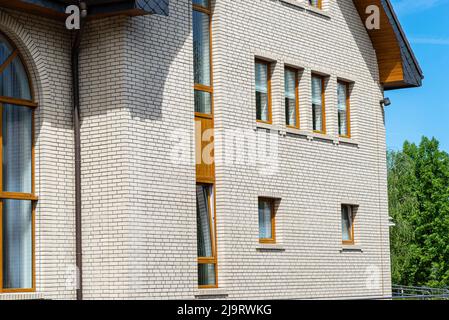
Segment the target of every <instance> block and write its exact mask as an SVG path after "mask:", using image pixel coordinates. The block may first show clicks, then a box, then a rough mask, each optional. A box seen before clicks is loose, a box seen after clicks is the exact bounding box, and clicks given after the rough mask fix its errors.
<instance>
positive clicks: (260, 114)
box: [256, 63, 269, 121]
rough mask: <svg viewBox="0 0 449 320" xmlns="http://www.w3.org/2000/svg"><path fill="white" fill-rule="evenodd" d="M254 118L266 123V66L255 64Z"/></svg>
mask: <svg viewBox="0 0 449 320" xmlns="http://www.w3.org/2000/svg"><path fill="white" fill-rule="evenodd" d="M256 116H257V120H262V121H268V120H269V119H268V66H267V65H266V64H264V63H256Z"/></svg>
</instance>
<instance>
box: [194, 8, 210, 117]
mask: <svg viewBox="0 0 449 320" xmlns="http://www.w3.org/2000/svg"><path fill="white" fill-rule="evenodd" d="M208 6H209V3H208V1H205V0H203V1H197V0H196V1H194V5H193V9H194V10H193V13H192V16H193V73H194V82H195V87H194V89H195V113H197V114H202V115H211V114H212V112H213V110H212V92H213V90H212V68H211V65H212V63H211V60H212V59H211V43H210V39H211V33H210V21H211V19H210V10H209V8H208Z"/></svg>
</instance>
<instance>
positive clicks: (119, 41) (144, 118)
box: [0, 0, 391, 299]
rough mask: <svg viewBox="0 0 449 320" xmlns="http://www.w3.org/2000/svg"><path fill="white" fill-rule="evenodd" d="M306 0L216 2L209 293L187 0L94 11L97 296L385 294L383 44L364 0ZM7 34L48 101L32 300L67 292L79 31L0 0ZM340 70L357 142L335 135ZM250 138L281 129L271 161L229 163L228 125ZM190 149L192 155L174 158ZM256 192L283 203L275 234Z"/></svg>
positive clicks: (85, 155)
mask: <svg viewBox="0 0 449 320" xmlns="http://www.w3.org/2000/svg"><path fill="white" fill-rule="evenodd" d="M301 3H302V2H301V1H297V0H288V1H287V0H285V1H268V0H257V1H245V0H233V1H231V0H216V1H213V23H212V33H213V34H212V39H213V54H212V57H213V69H214V70H213V73H214V107H215V115H214V121H215V147H216V180H217V182H216V214H217V221H216V222H217V240H218V241H217V244H218V270H219V273H218V281H219V288H218V289H212V290H198V289H197V262H196V259H197V239H196V227H197V226H196V202H195V166H194V160H193V153H194V148H193V145H194V142H193V139H194V124H193V118H194V110H193V66H192V59H193V55H192V32H191V29H192V28H191V17H192V16H191V12H192V11H191V10H192V9H191V2H190V1H183V0H172V1H171V2H170V15H169V17H162V16H145V17H134V18H129V17H118V18H107V19H102V20H97V21H94V22H90V23H89V24H88V26H87V29H86V34H85V36H84V38H83V43H82V53H81V58H80V59H81V60H80V62H81V70H80V74H81V110H82V115H81V118H82V129H81V130H82V132H81V139H82V214H83V257H84V258H83V263H84V282H83V283H84V296H85V298H86V299H99V298H106V299H123V298H128V299H173V298H194V297H199V298H200V297H211V296H216V297H229V298H257V299H259V298H275V299H278V298H292V299H294V298H351V297H361V296H364V297H366V296H373V297H377V296H388V295H390V294H391V283H390V262H389V258H390V256H389V230H388V228H389V227H388V209H387V190H386V159H385V154H386V145H385V129H384V124H383V114H382V109H381V107H380V104H379V101H380V99H382V96H383V93H382V89H381V86H380V85H379V83H378V71H377V61H376V55H375V52H374V49H373V47H372V44H371V41H370V39H369V37H368V35H367V33H366V30H365V28H364V26H363V23H362V21H361V20H360V17H359V15H358V13H357V11H356V9H355V7H354V5H353V3H352V1H344V0H327V1H324V9H325V10H324V11H323V12H321V13H319V12H317V11H316V10H312V9H310V8H309V7H308V6H306V5H303V4H301ZM0 30H1V31H3V32H5V33H6V34H8V35H9V36H10V37H11V38H12V39H13V40H14V41H15V42H16V44H17V46H18V47H19V48H21V51H22V54H23V55H24V56H25V61H26V62H27V66H28V68H29V69H30V71H31V74H32V80H33V83H34V86H35V91H36V97H37V100H38V102H39V105H40V106H39V111H38V117H37V120H36V139H37V149H36V150H37V152H36V165H37V168H36V172H37V182H36V187H37V193H38V196H39V202H38V209H37V213H36V215H37V216H36V218H37V219H36V232H37V233H36V239H35V240H36V280H37V293H36V295H38V296H39V297H44V298H55V299H73V298H74V297H75V290H74V288H73V284H72V283H71V282H70V279H71V277H70V275H71V274H72V273H73V266H74V263H75V254H74V252H75V235H74V234H75V229H74V179H73V177H74V169H73V167H74V163H73V128H72V123H71V119H72V115H71V87H70V33H69V32H68V31H66V30H65V29H64V25H63V24H62V23H61V22H54V21H50V20H46V19H43V18H39V17H36V16H31V15H24V14H19V13H16V12H13V11H3V10H2V11H0ZM255 58H263V59H267V60H270V61H271V62H272V66H273V76H272V89H273V124H272V125H268V126H267V125H259V126H258V125H256V121H255V117H256V115H255V101H254V100H255V99H254V59H255ZM287 65H288V66H292V67H296V68H298V69H300V70H301V78H300V85H299V95H300V123H301V129H300V130H293V129H287V128H286V126H285V124H284V122H285V121H284V118H285V114H284V105H283V99H284V98H283V87H284V84H283V79H284V77H283V70H284V66H287ZM312 72H318V73H320V74H323V75H326V77H327V78H326V79H327V81H326V83H327V84H326V114H327V117H326V119H327V128H328V135H326V136H322V135H319V134H314V133H312V130H311V128H312V118H311V74H312ZM338 79H345V80H349V81H351V82H353V83H354V84H353V85H352V93H351V124H352V138H351V139H341V138H338V135H337V130H338V128H337V80H338ZM255 136H259V137H262V138H267V137H270V138H271V139H273V140H272V141H275V142H276V143H275V144H273V146H274V147H275V150H270V155H271V156H273V158H271V159H269V160H270V162H269V166H272V165H273V164H275V166H274V167H273V166H272V167H271V169H273V171H272V172H271V173H267V172H264V171H263V170H262V171H261V169H264V168H265V166H264V165H263V163H262V164H261V163H260V161H256V163H241V162H239V161H229V158H226V157H227V156H228V155H227V153H226V152H227V151H226V150H228V149H227V146H231V147H232V146H234V144H233V143H231V142H232V141H230V139H231V137H233V138H235V139H236V141H239V140H241V141H243V140H242V139H245V138H246V139H247V138H248V137H255ZM179 147H181V149H182V148H184V150H187V158H183V157H178V156H177V153H176V152H175V150H176V149H177V148H179ZM259 160H260V159H259ZM258 197H274V198H277V199H279V200H278V201H277V202H278V208H277V213H276V224H277V226H276V228H277V244H276V245H274V246H273V245H272V246H267V245H265V246H264V245H260V244H259V242H258V211H257V201H258ZM343 203H345V204H353V205H358V210H357V216H356V225H355V241H356V245H355V246H354V247H352V248H350V249H351V250H348V248H344V247H343V246H342V244H341V214H340V207H341V204H343ZM33 295H35V294H33ZM21 296H23V295H21ZM5 297H6V296H5ZM7 297H8V298H13V297H14V295H13V296H11V295H9V296H7Z"/></svg>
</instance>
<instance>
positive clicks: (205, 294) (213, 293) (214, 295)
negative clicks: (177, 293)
mask: <svg viewBox="0 0 449 320" xmlns="http://www.w3.org/2000/svg"><path fill="white" fill-rule="evenodd" d="M227 297H228V293H227V291H226V290H223V289H220V288H213V289H197V291H196V292H195V299H224V298H227Z"/></svg>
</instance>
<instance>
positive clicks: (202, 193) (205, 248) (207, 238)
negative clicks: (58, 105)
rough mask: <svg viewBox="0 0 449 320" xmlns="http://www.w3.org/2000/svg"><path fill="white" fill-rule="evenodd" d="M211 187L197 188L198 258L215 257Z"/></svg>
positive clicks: (202, 186) (201, 186) (199, 186)
mask: <svg viewBox="0 0 449 320" xmlns="http://www.w3.org/2000/svg"><path fill="white" fill-rule="evenodd" d="M209 190H210V187H209V186H204V185H197V186H196V213H197V215H196V217H197V229H198V232H197V237H198V257H202V258H207V257H213V251H212V237H213V234H212V230H211V212H210V206H209V201H210V200H209V195H210V193H209Z"/></svg>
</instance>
